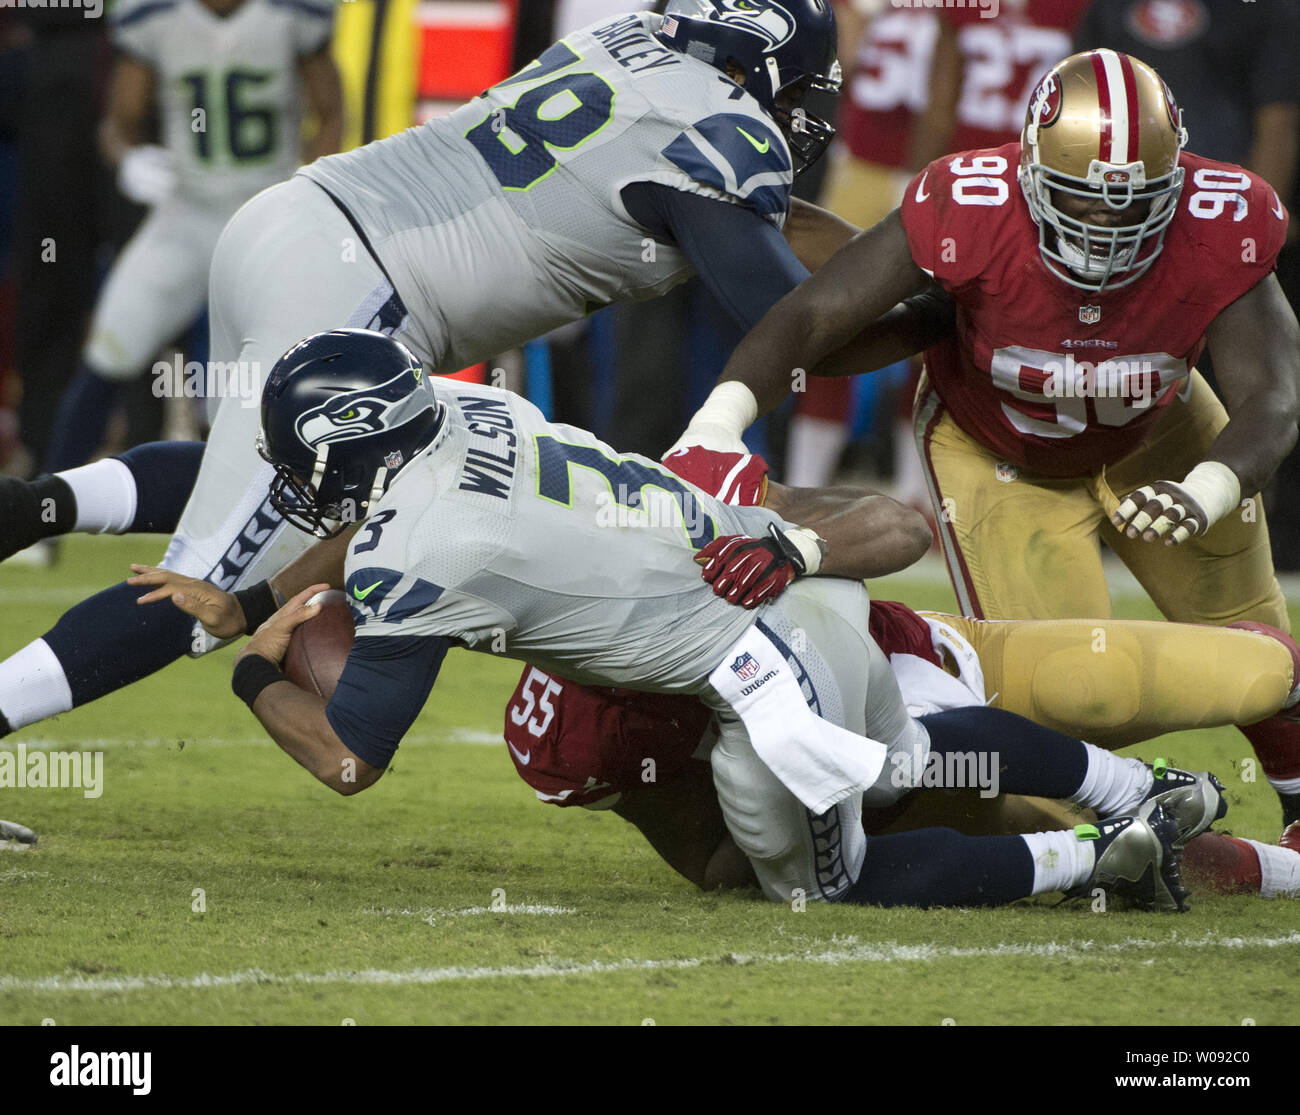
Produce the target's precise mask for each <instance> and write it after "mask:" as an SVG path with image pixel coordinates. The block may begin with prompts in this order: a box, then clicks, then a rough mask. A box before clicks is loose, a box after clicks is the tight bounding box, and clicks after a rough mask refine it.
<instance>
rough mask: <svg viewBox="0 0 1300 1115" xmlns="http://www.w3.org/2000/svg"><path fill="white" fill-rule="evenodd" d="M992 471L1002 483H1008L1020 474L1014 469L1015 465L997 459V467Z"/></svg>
mask: <svg viewBox="0 0 1300 1115" xmlns="http://www.w3.org/2000/svg"><path fill="white" fill-rule="evenodd" d="M993 471H994V475H995V476H996V477H997V478H998V479H999V480H1001V481H1002V483H1003V484H1010V483H1011V481H1013V480H1014V479H1015V478H1016V477H1017V476H1019V475H1020V474H1019V472H1018V471H1017V470H1016V466H1015V465H1013V464H1011V463H1010V462H1008V461H999V462H998V463H997V468H995V469H994V470H993Z"/></svg>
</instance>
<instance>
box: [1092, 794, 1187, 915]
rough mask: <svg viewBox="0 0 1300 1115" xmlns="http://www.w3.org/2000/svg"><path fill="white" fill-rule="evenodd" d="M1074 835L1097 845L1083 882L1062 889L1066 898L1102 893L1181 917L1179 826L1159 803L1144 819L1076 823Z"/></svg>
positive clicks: (1183, 895) (1184, 904) (1183, 910)
mask: <svg viewBox="0 0 1300 1115" xmlns="http://www.w3.org/2000/svg"><path fill="white" fill-rule="evenodd" d="M1074 833H1075V835H1076V836H1077V837H1078V838H1079V839H1080V840H1095V841H1096V842H1097V843H1096V857H1097V858H1096V863H1095V866H1094V867H1093V870H1092V875H1091V876H1089V878H1088V880H1087V882H1085V883H1083V884H1081V885H1080V886H1077V887H1075V888H1074V889H1073V890H1069V891H1066V897H1067V898H1087V897H1089V896H1091V894H1092V892H1093V891H1094V890H1097V889H1101V890H1103V891H1106V892H1107V893H1108V894H1111V895H1114V896H1116V897H1117V898H1123V899H1125V900H1127V901H1129V902H1131V903H1133V904H1134V905H1135V906H1137V907H1138V908H1139V909H1142V910H1155V911H1159V912H1161V913H1168V914H1175V913H1177V914H1181V913H1186V911H1187V909H1188V905H1187V888H1186V887H1184V886H1183V880H1182V874H1181V866H1182V854H1181V853H1180V852H1179V850H1178V848H1177V846H1176V845H1175V843H1174V842H1175V840H1177V838H1178V826H1177V825H1176V824H1175V823H1174V820H1173V818H1172V817H1170V816H1169V814H1168V813H1166V812H1165V810H1164V809H1163V808H1162V807H1161V806H1160V805H1159V804H1158V803H1157V804H1156V805H1154V806H1153V807H1152V808H1151V810H1150V811H1149V812H1147V814H1146V816H1145V817H1136V816H1134V817H1113V818H1111V819H1110V820H1108V821H1099V822H1097V824H1095V825H1077V826H1076V827H1075V830H1074Z"/></svg>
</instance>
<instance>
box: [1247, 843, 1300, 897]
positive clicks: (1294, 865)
mask: <svg viewBox="0 0 1300 1115" xmlns="http://www.w3.org/2000/svg"><path fill="white" fill-rule="evenodd" d="M1246 843H1247V844H1249V845H1250V846H1251V847H1252V848H1254V849H1255V854H1256V855H1257V856H1259V880H1260V882H1259V896H1260V897H1261V898H1300V852H1293V851H1291V849H1290V848H1279V847H1278V846H1277V845H1276V844H1261V843H1260V842H1259V841H1258V840H1247V841H1246Z"/></svg>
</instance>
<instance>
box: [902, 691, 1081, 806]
mask: <svg viewBox="0 0 1300 1115" xmlns="http://www.w3.org/2000/svg"><path fill="white" fill-rule="evenodd" d="M920 721H921V723H922V724H924V725H925V728H926V731H927V732H929V733H930V753H931V754H932V755H935V756H937V759H936V760H935V762H936V768H935V769H936V771H937V770H940V769H953V770H958V771H967V770H970V769H971V767H972V764H971V763H969V762H965V763H959V762H954V763H952V764H947V763H945V764H944V765H943V766H939V765H938V760H940V759H943V758H944V757H945V756H947V755H950V754H952V755H957V754H961V755H965V756H970V755H973V754H983V753H987V754H989V755H990V757H991V759H992V761H993V762H994V763H995V764H996V766H997V768H998V786H997V788H998V790H999V792H1001V793H1004V794H1033V795H1034V796H1036V797H1043V798H1068V797H1069V796H1070V795H1071V794H1074V793H1076V792H1077V791H1078V789H1079V787H1080V786H1082V785H1083V779H1084V776H1085V775H1086V774H1087V773H1088V753H1087V751H1086V750H1085V749H1084V746H1083V744H1082V743H1080V742H1079V741H1078V740H1077V739H1072V738H1071V737H1069V736H1066V735H1062V734H1061V733H1060V732H1054V731H1052V729H1051V728H1044V727H1043V726H1042V725H1041V724H1035V723H1034V722H1033V721H1032V720H1026V719H1025V718H1024V717H1023V716H1017V715H1016V714H1015V713H1013V712H1006V711H1005V710H1003V709H997V708H982V707H978V706H977V707H974V708H959V709H950V710H949V711H948V712H936V713H932V714H931V715H929V716H922V717H920ZM973 766H974V769H975V770H976V771H978V770H979V769H980V764H978V763H975V764H973ZM984 769H985V770H989V769H990V768H989V766H988V765H987V763H986V764H984ZM965 784H966V785H967V786H970V785H973V783H972V782H971V781H970V780H969V779H967V780H965ZM925 785H927V786H928V785H932V783H931V782H930V781H929V780H927V781H926V783H925Z"/></svg>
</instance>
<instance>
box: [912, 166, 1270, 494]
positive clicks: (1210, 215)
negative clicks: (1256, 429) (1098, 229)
mask: <svg viewBox="0 0 1300 1115" xmlns="http://www.w3.org/2000/svg"><path fill="white" fill-rule="evenodd" d="M1019 162H1020V144H1019V143H1009V144H1005V145H1004V146H1002V147H996V148H990V149H986V150H977V151H966V152H962V153H961V154H957V155H947V156H944V157H943V158H942V159H938V160H936V161H935V162H933V163H931V164H930V165H929V166H928V167H926V168H925V170H924V171H923V172H922V173H921V174H919V175H917V177H916V178H915V179H913V181H912V183H911V185H910V186H909V187H908V190H907V193H906V195H905V197H904V199H903V206H902V220H903V228H904V231H905V232H906V234H907V239H908V243H909V245H910V247H911V252H912V258H913V260H914V261H915V262H916V264H917V265H918V266H919V267H921V268H923V269H924V270H925V271H927V272H928V273H930V274H931V275H933V276H934V278H935V280H936V281H937V282H938V283H939V284H940V285H941V286H942V287H943V288H944V289H945V290H947V291H948V292H949V293H950V294H951V295H952V296H953V299H954V300H955V301H956V303H957V307H958V314H957V336H956V338H955V339H952V340H949V341H945V342H943V343H942V344H940V345H937V346H936V347H935V348H932V349H930V350H929V351H928V352H927V353H926V366H927V369H928V371H929V375H930V381H931V384H932V385H933V387H934V389H935V391H936V392H937V393H938V394H939V397H940V398H941V399H942V400H943V403H944V405H945V406H946V407H947V408H948V410H949V411H950V412H951V414H952V417H953V419H954V420H955V421H956V422H957V424H958V425H959V426H960V427H961V428H962V429H963V430H965V431H966V432H967V433H968V434H970V435H971V436H972V437H974V438H975V439H976V440H977V441H979V442H980V443H981V444H983V445H984V446H985V447H986V448H988V449H989V450H991V451H992V452H994V453H996V454H998V456H999V457H1001V458H1002V459H1003V460H1006V461H1008V462H1010V463H1012V464H1016V465H1019V466H1021V467H1023V468H1026V469H1029V470H1030V471H1032V472H1035V473H1038V474H1040V475H1043V476H1049V477H1074V476H1083V475H1086V474H1088V473H1092V472H1095V471H1097V470H1098V469H1099V468H1101V467H1102V466H1104V465H1107V464H1110V463H1113V462H1114V461H1117V460H1119V459H1120V458H1122V457H1124V456H1125V455H1127V454H1128V453H1130V452H1131V451H1132V450H1134V449H1135V448H1136V447H1137V445H1138V443H1139V442H1140V441H1141V440H1142V438H1143V437H1144V436H1145V435H1146V434H1147V433H1148V432H1149V431H1150V429H1151V427H1152V424H1153V423H1154V422H1155V420H1156V418H1157V416H1158V415H1159V413H1160V409H1161V408H1162V407H1164V406H1167V405H1168V404H1169V403H1170V402H1172V401H1173V399H1174V398H1175V397H1176V396H1177V395H1178V394H1179V393H1180V392H1181V391H1182V390H1184V389H1185V388H1186V386H1187V380H1188V376H1189V375H1190V373H1191V369H1192V366H1193V365H1194V363H1195V361H1196V359H1197V358H1198V357H1199V356H1200V354H1201V351H1202V349H1203V348H1204V347H1205V333H1206V330H1207V329H1208V328H1209V326H1210V324H1211V322H1213V321H1214V319H1215V317H1216V316H1217V315H1218V314H1219V312H1220V311H1221V310H1222V309H1223V308H1224V307H1225V306H1227V305H1229V304H1230V303H1232V302H1234V301H1236V299H1237V298H1239V297H1240V296H1241V295H1243V294H1244V293H1246V291H1248V290H1250V289H1251V288H1252V287H1253V286H1255V284H1256V283H1258V282H1259V281H1260V280H1261V279H1263V278H1265V277H1266V276H1267V275H1268V274H1269V273H1270V272H1271V271H1272V270H1273V269H1274V267H1275V265H1276V260H1277V252H1278V249H1279V248H1280V247H1281V246H1282V243H1283V241H1284V240H1285V237H1286V226H1287V215H1286V211H1285V209H1284V208H1283V206H1282V204H1281V202H1280V201H1279V200H1278V198H1277V194H1276V193H1275V192H1274V191H1273V189H1272V188H1271V187H1270V186H1269V185H1268V184H1267V183H1266V182H1264V181H1263V180H1262V179H1260V178H1257V177H1255V176H1254V175H1252V174H1250V173H1249V172H1247V171H1244V170H1242V169H1241V168H1240V167H1236V166H1232V165H1230V164H1228V163H1220V162H1215V161H1213V160H1211V159H1205V158H1202V157H1200V156H1199V155H1193V154H1190V153H1188V152H1184V153H1183V154H1182V157H1181V160H1180V163H1181V165H1182V166H1183V167H1184V168H1185V171H1186V177H1185V181H1184V185H1183V191H1182V195H1181V197H1180V198H1179V200H1178V209H1177V213H1176V214H1175V216H1174V219H1173V221H1172V222H1171V223H1170V225H1169V228H1168V230H1167V232H1166V235H1165V241H1164V250H1163V251H1162V252H1161V253H1160V255H1159V256H1158V257H1157V259H1156V261H1155V262H1154V263H1153V264H1152V265H1151V268H1150V269H1149V270H1148V271H1147V272H1146V274H1145V275H1143V276H1142V277H1141V278H1140V279H1138V280H1137V281H1136V282H1133V283H1131V284H1129V285H1128V286H1126V287H1122V288H1120V289H1118V290H1113V291H1103V292H1101V293H1100V294H1098V293H1096V292H1092V291H1085V290H1080V289H1078V288H1076V287H1072V286H1070V285H1069V284H1067V283H1065V282H1064V281H1062V280H1061V279H1058V278H1057V277H1055V276H1054V275H1052V274H1051V273H1050V272H1049V271H1048V270H1047V269H1046V267H1045V266H1044V264H1043V262H1042V258H1041V256H1040V255H1039V250H1038V228H1037V226H1036V225H1035V224H1034V222H1033V219H1032V218H1031V216H1030V214H1029V207H1028V204H1027V203H1026V201H1025V199H1024V196H1023V194H1022V193H1021V190H1020V185H1019V183H1018V182H1017V181H1016V168H1017V166H1018V165H1019Z"/></svg>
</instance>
